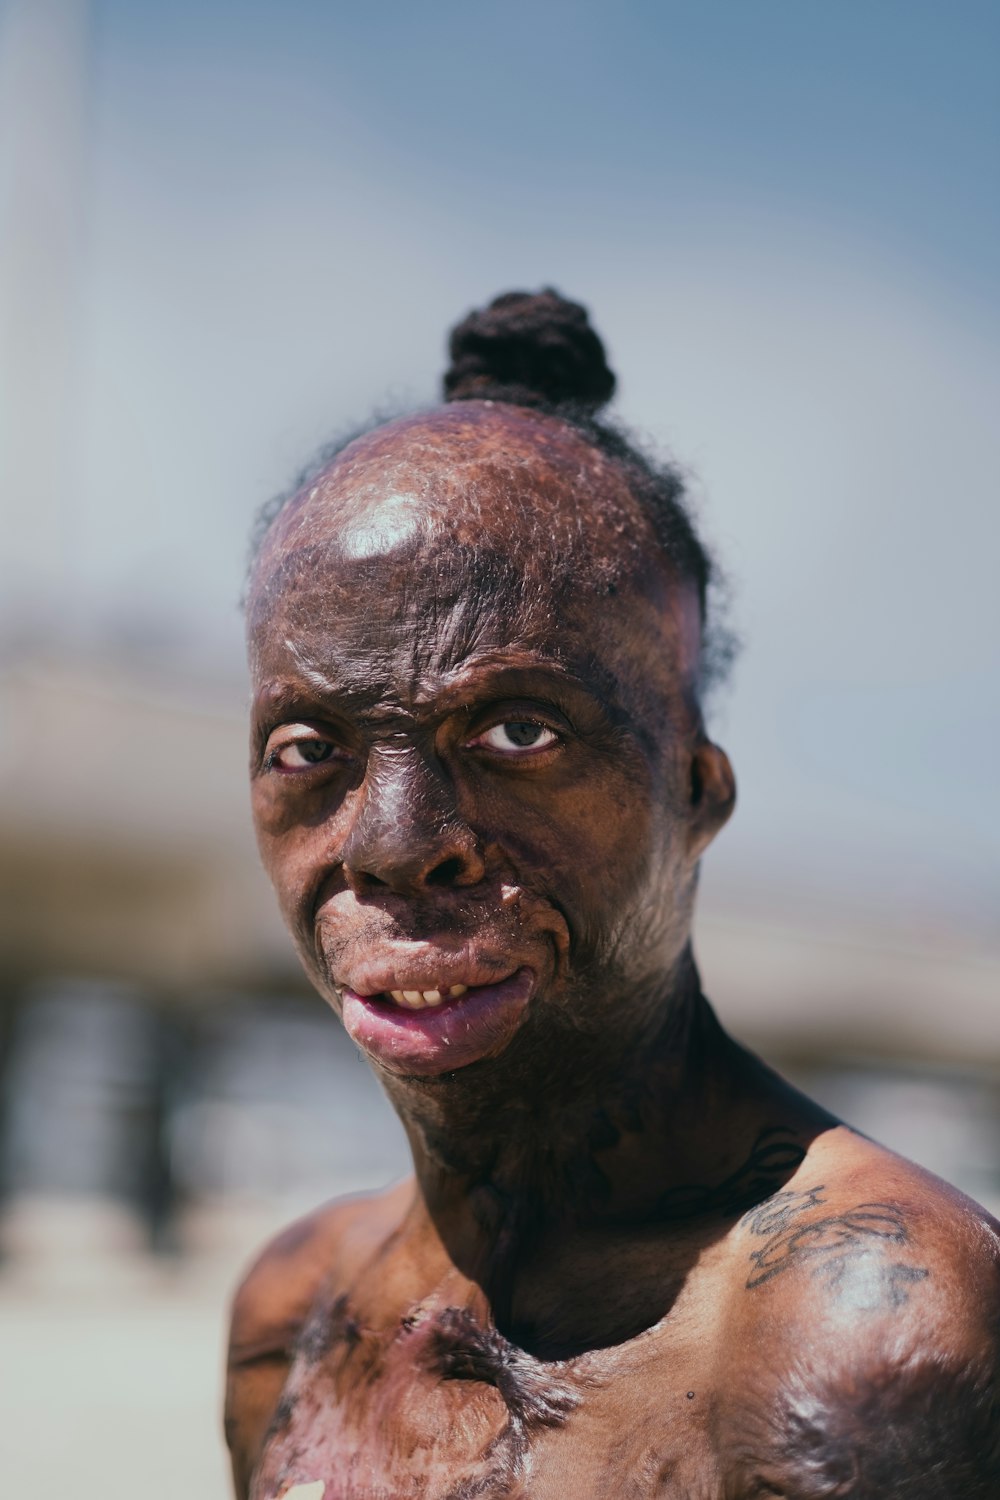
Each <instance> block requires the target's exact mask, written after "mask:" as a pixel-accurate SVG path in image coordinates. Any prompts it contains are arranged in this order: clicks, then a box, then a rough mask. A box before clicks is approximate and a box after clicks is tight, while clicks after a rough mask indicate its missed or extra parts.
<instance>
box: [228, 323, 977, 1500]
mask: <svg viewBox="0 0 1000 1500" xmlns="http://www.w3.org/2000/svg"><path fill="white" fill-rule="evenodd" d="M456 339H457V345H456V343H454V342H453V353H454V352H455V350H456V347H457V349H458V359H457V365H456V368H454V369H453V371H452V373H451V375H450V376H449V379H448V382H447V386H448V389H449V391H450V394H451V397H452V404H450V405H448V406H445V407H443V408H440V409H437V410H434V411H431V412H429V413H425V414H423V415H420V416H417V417H410V418H406V419H403V420H399V421H396V422H392V423H389V424H387V425H385V426H383V427H380V428H378V429H376V430H375V431H374V432H371V433H369V434H367V435H366V436H363V437H361V438H359V439H357V440H356V441H354V442H353V443H351V444H349V445H348V446H346V447H345V448H343V449H342V450H341V451H340V452H339V453H338V454H336V455H335V456H334V457H333V458H332V460H330V461H329V463H328V464H327V466H326V467H325V468H323V469H322V470H321V471H320V472H319V473H318V474H317V475H316V476H314V477H313V478H312V479H311V480H310V481H309V482H307V483H306V484H304V485H303V486H302V487H301V489H299V490H298V491H297V492H296V494H295V495H294V496H293V497H292V498H291V500H290V501H288V502H287V503H286V504H284V506H283V508H282V509H281V510H280V512H279V513H278V514H277V516H276V517H275V518H274V519H273V520H272V522H271V524H270V526H269V529H268V530H267V531H266V534H265V536H264V538H263V541H262V544H261V548H260V551H259V553H258V556H257V559H256V562H255V565H254V569H253V573H252V578H251V585H250V590H249V596H248V624H249V638H250V659H251V667H252V672H253V680H254V694H255V697H254V729H253V753H252V775H253V801H254V816H255V820H256V825H257V830H258V838H259V843H260V848H261V851H262V855H263V859H264V862H265V865H266V867H267V869H268V872H269V874H270V876H271V878H272V880H273V882H274V886H275V889H276V891H277V894H278V898H279V901H280V903H281V906H282V909H283V912H284V915H285V917H286V920H287V921H288V924H289V926H290V928H291V930H292V932H293V934H294V936H295V938H296V941H297V944H298V946H299V949H300V952H301V955H302V958H303V961H304V963H305V966H306V969H307V971H308V973H309V975H310V977H311V979H312V981H313V983H314V984H315V985H316V987H317V989H318V990H319V991H320V992H321V993H322V994H323V995H324V996H325V997H326V998H327V999H328V1000H329V1002H330V1004H331V1005H332V1006H333V1008H334V1009H335V1010H336V1012H337V1013H338V1015H340V1017H341V1019H342V1021H343V1023H344V1025H345V1026H346V1028H347V1030H348V1032H349V1034H350V1035H351V1036H352V1038H353V1039H354V1041H355V1042H356V1043H357V1044H358V1046H359V1047H361V1048H362V1049H363V1051H364V1052H365V1053H366V1054H367V1056H368V1058H369V1059H370V1061H371V1062H372V1064H373V1066H374V1067H375V1069H376V1071H377V1072H378V1075H379V1077H380V1078H381V1080H382V1082H383V1084H384V1086H385V1088H386V1090H387V1092H388V1094H389V1097H390V1099H391V1100H392V1103H393V1104H394V1106H395V1107H396V1109H397V1111H398V1112H399V1115H400V1117H401V1119H402V1122H403V1124H404V1127H405V1129H406V1132H407V1135H408V1137H409V1141H410V1145H411V1147H412V1151H413V1160H414V1176H413V1178H412V1179H410V1180H409V1181H407V1182H404V1183H402V1184H401V1185H399V1186H398V1187H394V1188H392V1189H390V1190H389V1191H387V1192H384V1193H380V1194H376V1195H374V1196H372V1197H368V1198H364V1199H360V1200H354V1201H349V1202H342V1203H334V1204H332V1205H330V1206H328V1207H326V1208H323V1209H320V1210H319V1211H318V1212H317V1213H316V1214H314V1215H313V1216H312V1217H311V1218H309V1219H307V1220H305V1221H304V1222H302V1223H300V1224H297V1225H295V1226H294V1227H293V1228H292V1229H290V1230H289V1231H287V1232H286V1233H285V1234H284V1235H282V1236H281V1237H279V1239H278V1240H276V1241H275V1242H274V1243H273V1244H272V1245H271V1246H269V1247H268V1249H267V1250H266V1251H265V1252H264V1254H263V1256H262V1257H261V1258H260V1260H259V1261H258V1262H257V1264H256V1265H255V1266H254V1268H253V1269H252V1270H251V1272H250V1274H249V1275H248V1277H247V1278H246V1280H245V1281H244V1283H243V1286H242V1287H241V1289H240V1291H239V1293H238V1295H237V1297H236V1301H235V1306H234V1311H233V1323H232V1339H231V1348H230V1372H229V1386H228V1398H227V1437H228V1441H229V1444H230V1449H231V1452H232V1458H233V1471H234V1476H235V1482H236V1490H237V1494H238V1495H239V1496H241V1497H242V1496H252V1497H253V1500H276V1497H279V1496H288V1497H291V1500H297V1497H298V1500H320V1497H323V1500H349V1497H350V1500H375V1497H392V1500H403V1497H410V1496H412V1497H417V1496H419V1497H421V1500H446V1497H447V1500H460V1497H461V1500H471V1497H473V1496H483V1497H499V1496H530V1497H531V1500H557V1497H558V1500H566V1497H573V1500H591V1497H592V1500H604V1497H612V1496H628V1497H635V1500H639V1497H646V1496H657V1495H663V1496H677V1497H685V1500H723V1497H725V1500H751V1497H758V1496H760V1497H763V1496H784V1497H787V1500H819V1497H834V1496H836V1497H840V1500H846V1497H851V1500H875V1497H880V1500H881V1497H886V1496H899V1497H904V1496H905V1497H907V1500H930V1497H942V1500H943V1497H945V1496H947V1497H949V1500H957V1497H959V1496H961V1497H967V1500H974V1497H986V1496H992V1497H995V1496H998V1495H1000V1403H998V1391H997V1367H998V1360H997V1351H998V1313H1000V1277H998V1248H1000V1240H998V1235H997V1229H998V1226H997V1225H995V1224H994V1223H993V1221H991V1220H990V1219H989V1217H988V1216H987V1215H986V1214H985V1213H984V1212H983V1211H982V1210H981V1209H979V1208H977V1207H976V1206H975V1205H974V1204H972V1203H970V1202H969V1201H968V1200H967V1199H965V1198H963V1197H962V1196H961V1195H960V1194H958V1193H957V1192H955V1191H953V1190H952V1189H950V1188H948V1187H947V1186H945V1185H944V1184H943V1183H941V1182H939V1181H937V1180H936V1179H934V1178H932V1177H931V1176H929V1175H928V1174H927V1173H925V1172H923V1171H921V1170H920V1169H919V1168H917V1167H915V1166H912V1165H911V1164H909V1163H907V1162H905V1161H902V1160H901V1159H899V1158H897V1157H895V1156H893V1155H892V1154H891V1153H890V1152H888V1151H885V1150H884V1149H882V1148H881V1147H879V1146H877V1145H875V1144H873V1143H872V1142H870V1141H868V1140H866V1139H864V1138H863V1137H861V1136H859V1135H857V1134H855V1133H853V1132H852V1131H851V1130H850V1129H849V1128H847V1127H846V1126H844V1125H841V1124H840V1123H838V1122H837V1121H836V1120H834V1119H832V1118H830V1117H829V1116H828V1115H827V1114H825V1113H824V1112H823V1111H822V1110H820V1109H819V1108H817V1107H816V1106H815V1105H814V1104H812V1103H811V1102H810V1101H809V1100H807V1099H805V1098H803V1097H802V1096H801V1095H800V1094H798V1093H797V1092H796V1091H795V1090H793V1089H792V1088H790V1087H789V1086H788V1085H787V1084H785V1083H784V1082H783V1081H782V1080H781V1079H779V1078H778V1077H777V1076H776V1075H775V1074H774V1073H772V1072H771V1071H770V1070H769V1069H768V1068H766V1067H765V1066H764V1065H763V1064H762V1063H761V1062H760V1061H758V1060H757V1059H756V1058H754V1057H753V1056H751V1055H749V1054H748V1053H747V1052H745V1051H744V1050H743V1049H742V1048H740V1047H739V1046H738V1045H737V1044H736V1043H734V1042H733V1041H732V1040H730V1038H728V1037H727V1036H726V1034H725V1033H724V1032H723V1031H722V1029H721V1028H720V1026H719V1024H718V1022H717V1021H716V1019H715V1017H714V1015H713V1013H712V1011H711V1009H710V1008H709V1006H708V1004H707V1002H706V1001H705V999H704V997H703V996H702V994H701V991H700V988H699V984H698V976H697V972H696V969H695V965H694V960H693V957H692V951H691V937H690V927H691V918H692V907H693V899H694V891H695V884H696V878H697V869H698V861H699V859H700V857H701V855H702V853H703V851H704V849H705V848H706V846H707V845H708V843H709V841H710V840H711V839H712V837H713V836H714V834H715V833H716V832H717V831H718V830H719V828H721V826H722V825H723V823H724V822H725V821H726V819H727V818H728V816H729V813H730V811H731V809H732V805H733V799H734V783H733V778H732V773H731V771H730V768H729V764H728V761H727V759H726V756H725V754H724V753H723V751H722V750H720V749H719V748H718V747H716V746H715V745H713V744H712V743H711V742H710V741H709V739H708V738H707V736H706V734H705V730H704V726H703V722H702V718H701V712H700V707H699V689H700V678H701V674H702V664H703V659H704V653H703V626H704V611H705V586H706V582H707V578H708V573H709V564H708V561H707V558H706V557H705V554H704V552H703V551H702V550H701V548H700V544H699V543H698V542H697V539H696V538H695V537H694V533H693V531H692V530H691V527H690V522H689V521H688V520H687V519H686V517H685V516H684V513H683V511H682V509H681V507H680V498H679V485H678V484H677V482H676V476H673V475H671V474H670V472H669V471H664V470H659V471H657V470H655V469H654V468H653V467H652V466H651V465H649V464H648V463H647V462H646V461H645V460H643V459H642V457H641V456H640V455H638V454H637V453H636V451H635V450H634V449H632V448H631V447H629V446H628V444H627V443H625V442H624V440H623V439H621V438H620V436H618V435H616V434H614V433H613V432H612V431H611V430H610V429H607V428H602V427H600V426H599V425H598V424H596V423H595V421H594V419H593V416H592V413H593V410H594V408H595V407H596V406H597V405H598V404H599V403H600V402H601V401H602V400H603V399H605V398H606V396H607V395H608V394H609V393H610V388H611V387H612V386H613V377H612V376H611V375H610V372H608V371H607V369H606V366H604V365H603V350H601V349H600V344H599V341H597V340H596V335H594V334H593V332H592V331H591V330H590V329H589V325H586V322H585V319H584V317H583V312H582V309H579V308H577V307H575V305H574V304H569V303H565V302H563V301H562V299H559V298H557V297H556V296H555V294H552V293H545V294H542V295H541V296H540V297H537V298H531V297H525V296H520V295H517V296H515V295H511V296H508V297H507V298H503V299H499V300H498V302H497V303H495V304H493V306H492V307H491V308H490V309H488V310H487V311H486V313H484V314H482V315H477V317H474V318H473V319H471V320H470V321H469V323H468V324H467V325H464V331H463V330H459V331H458V333H457V334H456ZM595 346H596V351H600V359H599V360H598V359H597V354H596V352H595ZM553 349H555V350H556V352H555V354H553V353H552V350H553ZM539 370H541V372H542V373H541V375H539V373H538V371H539ZM581 372H582V373H581ZM359 1128H361V1129H363V1128H364V1126H363V1122H359Z"/></svg>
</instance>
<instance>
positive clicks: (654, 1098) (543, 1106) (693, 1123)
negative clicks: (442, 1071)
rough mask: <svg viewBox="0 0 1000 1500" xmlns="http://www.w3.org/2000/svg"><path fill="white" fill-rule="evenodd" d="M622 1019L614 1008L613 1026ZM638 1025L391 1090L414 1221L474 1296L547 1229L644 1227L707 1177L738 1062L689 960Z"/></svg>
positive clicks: (543, 1032) (649, 998) (512, 1051)
mask: <svg viewBox="0 0 1000 1500" xmlns="http://www.w3.org/2000/svg"><path fill="white" fill-rule="evenodd" d="M633 998H634V997H633ZM620 1010H621V1007H620V1006H616V1004H615V997H613V996H611V997H607V999H606V1004H605V1005H604V1007H603V1015H604V1017H605V1018H606V1017H607V1016H609V1015H612V1016H614V1015H616V1013H617V1012H620ZM632 1013H633V1014H642V1015H644V1016H645V1017H646V1020H645V1022H644V1023H642V1024H638V1025H636V1026H635V1027H634V1028H633V1030H632V1032H631V1033H630V1034H629V1035H628V1036H625V1035H623V1034H622V1031H621V1029H619V1030H618V1031H616V1032H615V1034H614V1035H610V1036H609V1035H608V1034H607V1031H606V1030H602V1031H601V1032H600V1033H597V1032H587V1031H585V1030H580V1029H573V1028H570V1027H567V1026H565V1025H562V1026H560V1025H558V1024H553V1025H551V1027H548V1026H546V1027H543V1026H542V1024H541V1023H540V1022H539V1023H537V1024H535V1025H534V1026H532V1028H531V1032H530V1034H528V1028H527V1027H525V1029H524V1030H525V1033H526V1034H524V1035H522V1036H521V1037H519V1038H517V1039H516V1042H515V1044H512V1045H511V1047H510V1048H509V1049H508V1053H505V1054H504V1056H503V1057H501V1058H498V1059H495V1060H493V1061H490V1062H484V1063H480V1064H476V1065H474V1066H473V1067H471V1068H468V1069H463V1070H461V1071H460V1072H456V1073H454V1074H451V1075H449V1076H448V1077H447V1078H442V1079H435V1080H430V1081H428V1080H412V1079H391V1080H388V1081H387V1088H388V1092H389V1094H390V1097H391V1098H392V1099H393V1102H394V1104H395V1105H396V1108H397V1110H398V1112H399V1114H400V1116H401V1118H402V1121H403V1124H404V1127H405V1129H406V1131H407V1135H408V1136H409V1140H410V1145H411V1148H412V1151H413V1159H414V1166H415V1169H416V1176H417V1182H418V1186H419V1190H420V1203H419V1204H418V1211H419V1212H420V1213H421V1215H423V1214H426V1215H427V1216H428V1217H429V1219H430V1221H432V1224H433V1229H434V1231H435V1232H436V1235H437V1237H439V1238H440V1239H441V1240H442V1242H443V1243H444V1244H445V1246H446V1248H447V1249H448V1252H449V1254H450V1256H451V1258H452V1259H453V1260H454V1261H455V1263H456V1264H458V1265H459V1266H460V1267H461V1268H462V1269H464V1270H466V1271H467V1273H468V1274H470V1275H472V1276H473V1277H474V1279H476V1280H477V1281H480V1282H481V1283H483V1282H484V1281H485V1282H488V1281H489V1280H491V1279H492V1277H493V1275H494V1274H495V1273H496V1270H497V1262H498V1259H499V1260H500V1261H505V1262H506V1261H507V1260H509V1257H510V1254H511V1253H512V1247H513V1246H516V1247H518V1253H521V1252H524V1251H525V1249H526V1247H528V1246H529V1245H530V1244H532V1243H537V1242H538V1240H539V1238H540V1237H541V1236H544V1235H546V1234H549V1233H551V1232H552V1231H553V1230H555V1231H557V1232H568V1233H574V1234H577V1233H579V1232H580V1231H581V1230H584V1229H587V1228H600V1227H605V1228H610V1227H612V1226H614V1225H622V1226H624V1225H626V1224H632V1225H635V1224H638V1223H648V1222H649V1221H650V1220H651V1219H653V1218H655V1217H656V1213H657V1205H658V1204H659V1203H660V1202H661V1201H662V1200H663V1199H664V1195H665V1194H669V1193H670V1191H671V1189H676V1188H681V1187H684V1186H686V1185H690V1184H692V1183H699V1182H704V1181H705V1180H707V1179H708V1178H710V1176H711V1172H712V1170H713V1169H714V1167H713V1164H714V1162H715V1161H717V1159H718V1142H719V1137H720V1133H721V1132H720V1123H721V1119H722V1115H723V1114H724V1113H725V1109H726V1101H727V1098H728V1095H729V1089H728V1087H727V1084H728V1082H729V1079H730V1077H731V1073H732V1059H733V1048H732V1044H731V1043H730V1042H729V1040H728V1038H727V1037H726V1036H725V1034H724V1032H723V1031H722V1029H721V1028H720V1027H719V1025H718V1022H717V1021H716V1019H715V1016H714V1014H713V1012H712V1010H711V1007H710V1006H709V1005H708V1003H707V1001H706V1000H705V999H704V997H703V995H702V993H701V989H700V985H699V982H698V975H697V971H696V969H695V966H694V962H693V959H692V958H691V955H690V951H689V950H685V954H684V956H683V959H682V961H681V963H679V964H678V966H677V968H676V970H675V971H674V973H673V974H672V975H671V976H670V977H669V978H668V979H666V980H663V981H661V982H660V984H659V985H656V986H650V987H649V990H648V994H647V995H646V996H645V997H644V1003H642V1004H637V1005H635V1007H634V1009H633V1012H632ZM713 1152H714V1154H713ZM491 1268H492V1269H491Z"/></svg>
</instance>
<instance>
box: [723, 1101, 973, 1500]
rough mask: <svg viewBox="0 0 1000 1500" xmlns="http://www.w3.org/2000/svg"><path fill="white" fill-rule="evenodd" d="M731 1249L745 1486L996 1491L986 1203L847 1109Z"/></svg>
mask: <svg viewBox="0 0 1000 1500" xmlns="http://www.w3.org/2000/svg"><path fill="white" fill-rule="evenodd" d="M732 1249H733V1253H734V1255H735V1256H736V1265H737V1270H736V1275H735V1277H734V1285H733V1292H732V1297H733V1303H732V1308H731V1311H732V1323H731V1326H732V1327H733V1328H734V1331H735V1332H736V1333H737V1348H738V1349H739V1351H740V1353H739V1356H738V1357H737V1359H736V1360H734V1361H732V1363H731V1365H730V1367H729V1370H728V1372H727V1375H726V1378H725V1380H724V1383H723V1386H724V1390H725V1393H726V1395H725V1400H726V1406H727V1409H728V1412H729V1421H728V1424H727V1430H728V1442H729V1444H730V1455H729V1457H730V1462H731V1464H732V1465H733V1469H734V1472H735V1473H737V1474H739V1475H740V1480H741V1483H742V1485H743V1486H744V1488H745V1492H746V1493H748V1494H757V1493H761V1494H766V1493H777V1494H781V1495H784V1496H786V1497H787V1500H799V1497H801V1500H822V1497H831V1500H832V1497H834V1496H837V1497H843V1500H869V1497H870V1500H875V1497H880V1500H883V1497H885V1500H887V1497H893V1496H897V1495H898V1496H900V1497H903V1496H904V1495H905V1496H906V1497H907V1500H932V1497H933V1500H937V1497H941V1500H944V1497H946V1496H947V1497H949V1500H950V1497H953V1496H956V1495H962V1496H963V1497H967V1500H977V1497H983V1500H985V1497H986V1496H988V1495H989V1496H995V1495H997V1494H1000V1225H998V1224H997V1223H996V1222H995V1221H994V1220H993V1219H992V1218H991V1216H990V1215H989V1214H988V1213H987V1212H986V1211H985V1210H984V1209H982V1208H981V1207H980V1206H979V1205H978V1204H975V1203H973V1202H972V1200H971V1199H969V1198H967V1197H965V1196H964V1195H963V1194H962V1193H959V1192H958V1191H957V1190H955V1189H953V1188H951V1187H949V1186H948V1185H947V1184H945V1183H943V1182H941V1181H940V1180H939V1179H938V1178H935V1177H934V1176H932V1175H931V1174H930V1173H927V1172H925V1171H923V1170H922V1169H921V1168H919V1167H916V1166H914V1165H913V1164H912V1163H910V1162H907V1161H905V1160H903V1159H902V1158H900V1157H898V1156H896V1155H894V1154H893V1153H892V1152H889V1151H886V1150H884V1149H883V1148H882V1147H879V1146H877V1145H875V1144H874V1143H873V1142H870V1141H867V1140H865V1139H864V1138H863V1137H860V1136H857V1135H855V1134H853V1133H852V1132H850V1131H849V1130H847V1129H845V1128H844V1127H840V1128H838V1129H836V1130H831V1131H828V1132H826V1133H825V1135H823V1136H821V1137H819V1138H818V1139H817V1141H816V1142H815V1143H814V1146H813V1148H812V1149H811V1150H810V1151H809V1153H808V1155H807V1157H806V1159H805V1161H804V1162H803V1163H802V1166H801V1167H800V1168H799V1169H798V1171H797V1172H796V1173H795V1175H794V1177H793V1178H792V1179H791V1180H790V1181H789V1182H788V1183H787V1184H786V1185H785V1187H784V1188H783V1189H782V1190H781V1191H780V1192H778V1193H776V1194H774V1195H773V1196H772V1197H771V1198H769V1199H766V1200H765V1201H764V1202H763V1203H761V1204H759V1205H758V1206H757V1207H756V1208H754V1209H752V1210H751V1211H750V1212H749V1213H747V1214H745V1215H744V1217H743V1219H741V1221H740V1223H739V1225H738V1227H737V1230H736V1232H735V1233H734V1236H733V1240H732ZM754 1485H756V1486H757V1487H756V1488H754V1487H753V1486H754ZM768 1486H771V1487H772V1488H770V1489H769V1488H768ZM744 1488H740V1489H738V1491H737V1493H740V1494H743V1493H744Z"/></svg>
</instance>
